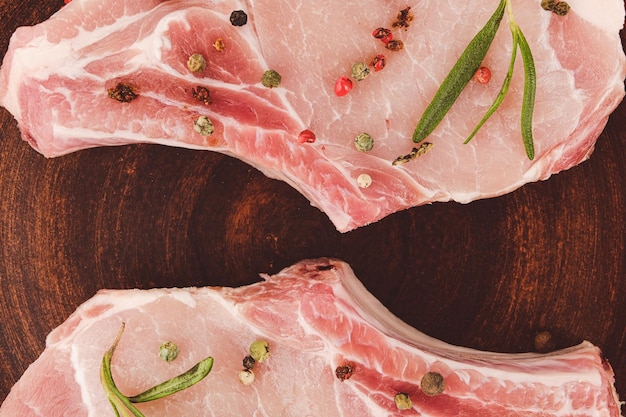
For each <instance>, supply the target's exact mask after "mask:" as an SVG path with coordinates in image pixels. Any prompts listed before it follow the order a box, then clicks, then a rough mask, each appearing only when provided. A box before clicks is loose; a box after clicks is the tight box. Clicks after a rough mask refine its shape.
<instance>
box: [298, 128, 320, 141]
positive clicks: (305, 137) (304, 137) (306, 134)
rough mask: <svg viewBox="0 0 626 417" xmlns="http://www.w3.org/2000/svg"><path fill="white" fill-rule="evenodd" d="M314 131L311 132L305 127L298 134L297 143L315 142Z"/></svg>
mask: <svg viewBox="0 0 626 417" xmlns="http://www.w3.org/2000/svg"><path fill="white" fill-rule="evenodd" d="M315 139H316V138H315V133H313V132H311V131H310V130H309V129H305V130H303V131H302V132H300V134H299V135H298V142H299V143H313V142H315Z"/></svg>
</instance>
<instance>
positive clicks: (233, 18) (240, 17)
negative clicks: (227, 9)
mask: <svg viewBox="0 0 626 417" xmlns="http://www.w3.org/2000/svg"><path fill="white" fill-rule="evenodd" d="M246 23H248V15H247V14H246V12H244V11H243V10H235V11H234V12H232V13H231V14H230V24H231V25H233V26H243V25H245V24H246Z"/></svg>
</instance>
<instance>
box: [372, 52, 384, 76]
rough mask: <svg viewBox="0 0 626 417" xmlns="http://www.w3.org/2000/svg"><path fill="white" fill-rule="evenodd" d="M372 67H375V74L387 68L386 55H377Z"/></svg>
mask: <svg viewBox="0 0 626 417" xmlns="http://www.w3.org/2000/svg"><path fill="white" fill-rule="evenodd" d="M370 66H372V67H374V72H378V71H380V70H382V69H383V68H385V55H382V54H379V55H376V56H375V57H374V59H373V60H372V62H371V63H370Z"/></svg>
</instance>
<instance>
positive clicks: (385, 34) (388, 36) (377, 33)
mask: <svg viewBox="0 0 626 417" xmlns="http://www.w3.org/2000/svg"><path fill="white" fill-rule="evenodd" d="M372 36H373V37H375V38H376V39H380V40H381V42H382V43H384V44H385V45H386V44H388V43H389V42H391V40H392V39H393V33H391V31H390V30H389V29H387V28H382V27H380V28H376V29H374V31H373V32H372Z"/></svg>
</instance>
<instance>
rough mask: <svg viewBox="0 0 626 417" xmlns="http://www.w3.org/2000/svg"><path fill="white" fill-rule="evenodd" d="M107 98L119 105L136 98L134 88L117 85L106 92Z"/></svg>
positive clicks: (122, 84) (121, 84) (126, 85)
mask: <svg viewBox="0 0 626 417" xmlns="http://www.w3.org/2000/svg"><path fill="white" fill-rule="evenodd" d="M107 92H108V95H109V97H111V98H112V99H114V100H117V101H119V102H120V103H130V102H131V101H133V100H134V99H136V98H137V96H138V94H137V93H136V92H135V88H134V87H133V86H132V85H130V84H124V83H118V84H117V85H116V86H115V87H113V88H109V89H108V90H107Z"/></svg>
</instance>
